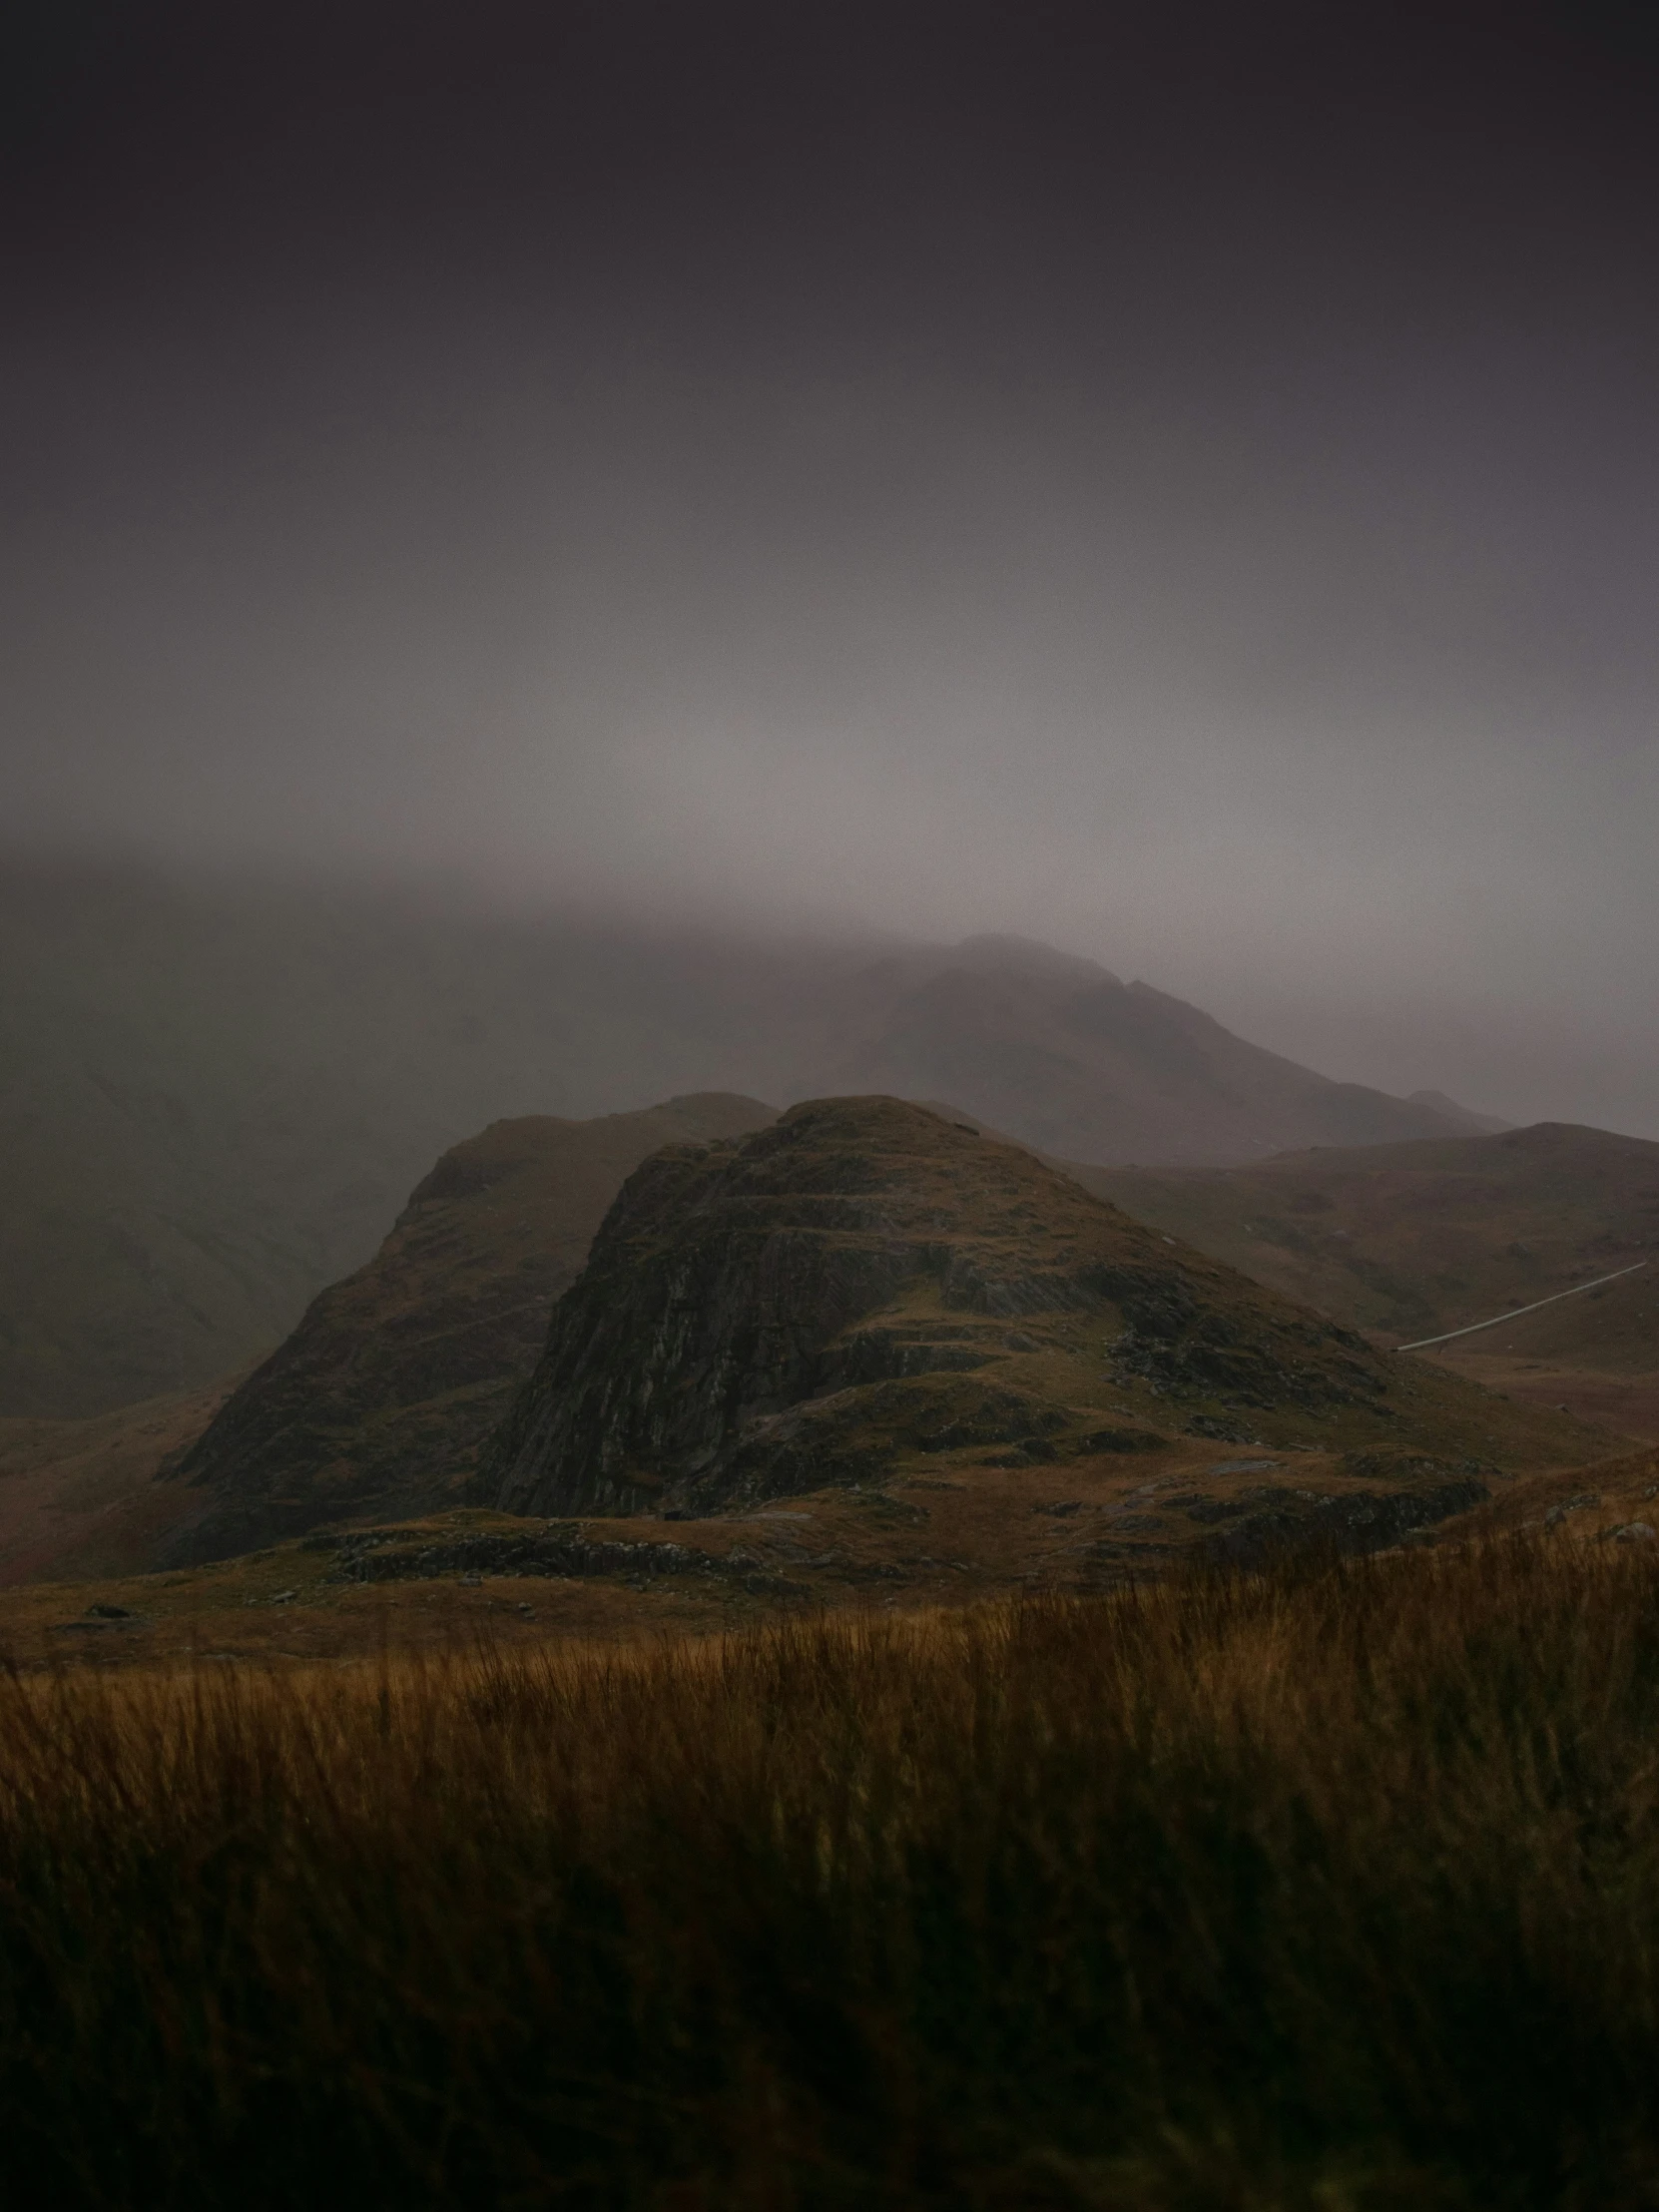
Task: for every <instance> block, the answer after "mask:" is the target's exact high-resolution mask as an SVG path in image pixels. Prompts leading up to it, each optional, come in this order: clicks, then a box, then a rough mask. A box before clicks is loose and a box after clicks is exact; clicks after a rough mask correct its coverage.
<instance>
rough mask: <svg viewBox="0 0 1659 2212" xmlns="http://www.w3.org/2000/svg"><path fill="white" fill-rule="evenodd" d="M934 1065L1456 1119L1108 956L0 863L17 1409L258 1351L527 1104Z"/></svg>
mask: <svg viewBox="0 0 1659 2212" xmlns="http://www.w3.org/2000/svg"><path fill="white" fill-rule="evenodd" d="M714 1089H720V1090H725V1091H741V1092H745V1093H748V1094H750V1095H752V1096H755V1097H759V1098H768V1099H774V1100H776V1101H778V1102H779V1103H781V1104H788V1103H789V1102H790V1101H791V1100H796V1099H802V1098H807V1097H813V1096H822V1095H824V1094H826V1093H830V1092H842V1091H871V1090H877V1091H884V1092H892V1093H896V1094H899V1095H902V1096H909V1097H921V1098H926V1097H945V1098H950V1099H953V1100H955V1101H957V1102H958V1103H959V1104H960V1105H961V1106H962V1107H963V1108H965V1109H966V1110H967V1111H968V1112H970V1113H976V1114H982V1115H983V1116H984V1117H985V1118H986V1119H987V1120H989V1121H992V1122H995V1123H996V1124H997V1125H999V1126H1001V1127H1004V1128H1006V1129H1008V1130H1009V1131H1011V1132H1012V1133H1013V1134H1014V1135H1016V1136H1018V1137H1020V1138H1022V1139H1023V1140H1024V1141H1026V1142H1027V1143H1031V1144H1036V1145H1039V1146H1042V1147H1045V1148H1046V1149H1048V1150H1050V1151H1053V1152H1058V1153H1062V1154H1065V1155H1067V1156H1069V1157H1073V1158H1078V1159H1083V1160H1092V1161H1107V1162H1110V1161H1129V1160H1134V1161H1140V1162H1143V1163H1145V1162H1158V1161H1183V1162H1194V1161H1219V1160H1228V1159H1253V1158H1258V1157H1260V1156H1262V1155H1263V1154H1266V1153H1271V1152H1277V1151H1281V1150H1283V1149H1285V1148H1286V1147H1288V1146H1295V1145H1308V1144H1357V1143H1369V1142H1377V1141H1381V1140H1385V1139H1396V1138H1406V1137H1415V1136H1428V1135H1432V1134H1441V1135H1443V1134H1447V1133H1450V1132H1452V1131H1453V1130H1456V1129H1459V1128H1461V1126H1462V1124H1461V1123H1459V1122H1457V1121H1455V1120H1454V1119H1453V1120H1450V1121H1448V1120H1447V1119H1446V1117H1445V1113H1444V1112H1443V1110H1442V1109H1440V1108H1438V1107H1436V1106H1434V1105H1433V1104H1432V1103H1428V1102H1422V1101H1418V1102H1415V1103H1413V1102H1411V1101H1407V1100H1403V1099H1394V1098H1388V1097H1385V1096H1384V1095H1383V1093H1382V1092H1380V1091H1374V1090H1368V1089H1365V1088H1363V1087H1362V1086H1358V1085H1353V1084H1343V1083H1335V1082H1332V1081H1330V1080H1328V1079H1327V1078H1326V1077H1324V1076H1322V1075H1317V1074H1315V1073H1313V1072H1312V1071H1311V1070H1309V1069H1307V1068H1300V1067H1297V1066H1295V1065H1294V1064H1293V1063H1292V1062H1290V1061H1288V1060H1284V1059H1282V1058H1279V1057H1278V1056H1276V1055H1275V1054H1273V1053H1269V1052H1264V1051H1262V1050H1260V1049H1259V1048H1258V1047H1256V1046H1254V1045H1252V1044H1249V1043H1247V1042H1246V1041H1245V1040H1244V1039H1242V1038H1239V1037H1236V1036H1233V1035H1231V1034H1230V1033H1229V1032H1228V1031H1227V1030H1225V1029H1224V1028H1223V1027H1222V1026H1221V1025H1220V1024H1219V1023H1217V1022H1215V1021H1213V1020H1211V1019H1210V1018H1209V1017H1208V1016H1207V1015H1205V1014H1203V1013H1201V1012H1200V1011H1199V1010H1198V1009H1197V1008H1195V1007H1191V1006H1186V1005H1183V1004H1182V1003H1181V1002H1180V1001H1179V1000H1177V999H1173V998H1170V997H1168V996H1167V995H1166V994H1164V993H1162V992H1160V991H1157V990H1154V989H1152V988H1151V987H1150V986H1149V985H1147V984H1144V983H1137V982H1128V983H1126V982H1123V981H1120V980H1119V979H1118V978H1117V977H1115V976H1113V975H1111V974H1110V973H1108V971H1107V970H1106V969H1105V968H1102V967H1100V966H1098V965H1096V964H1095V963H1094V962H1092V961H1089V960H1083V959H1076V958H1072V957H1070V956H1068V955H1065V954H1063V953H1059V952H1055V951H1052V950H1050V949H1048V948H1047V947H1044V946H1040V945H1029V944H1022V943H1019V942H1017V941H1014V940H1011V939H1006V938H978V939H970V940H969V941H968V942H967V943H965V944H960V945H953V946H947V945H918V944H896V945H895V944H892V943H884V942H879V941H876V940H873V939H871V940H867V941H862V942H851V941H843V942H825V941H819V942H814V941H806V940H800V941H789V940H785V941H763V940H761V939H759V938H744V937H741V936H739V935H737V934H735V933H731V932H728V933H726V934H724V935H722V934H720V933H717V932H711V931H705V932H702V933H699V932H696V931H688V930H680V931H671V930H669V929H667V928H664V927H660V926H659V927H656V928H651V927H645V926H640V927H637V928H630V927H628V926H625V925H623V924H620V923H607V924H601V923H598V922H595V921H593V920H591V919H583V918H581V917H572V916H563V917H560V916H551V917H550V916H539V917H538V916H524V915H513V914H496V913H491V912H488V911H485V910H482V909H480V908H479V907H477V906H471V907H468V906H464V905H462V904H460V903H458V902H452V903H449V904H442V903H439V902H434V901H422V900H419V899H416V898H414V897H412V896H407V895H402V896H399V895H394V894H393V893H391V892H389V891H388V892H368V891H362V892H359V893H354V894H347V893H345V892H343V891H339V890H334V891H328V890H327V889H326V888H325V887H322V886H319V885H316V884H305V885H294V886H290V887H286V888H284V887H282V886H273V885H263V886H262V885H247V884H235V885H233V884H229V883H226V882H213V881H208V880H199V881H185V880H172V879H166V878H163V877H160V876H153V875H147V874H144V873H141V872H139V871H137V870H130V869H129V870H122V869H115V868H111V869H104V870H98V869H94V868H91V867H83V868H80V869H71V868H54V867H49V866H45V865H24V864H23V863H21V862H17V861H14V862H12V863H10V864H7V865H0V1417H5V1416H13V1417H19V1416H32V1417H70V1416H77V1415H84V1414H92V1413H98V1412H102V1411H106V1410H108V1409H110V1408H113V1407H116V1406H119V1405H122V1404H125V1403H129V1402H132V1401H134V1400H136V1399H142V1398H149V1397H151V1396H154V1395H156V1394H158V1393H160V1392H164V1391H176V1390H179V1389H182V1388H189V1387H193V1386H195V1385H198V1384H201V1383H207V1382H209V1381H211V1380H212V1379H214V1378H216V1377H219V1376H222V1375H225V1374H227V1373H231V1372H235V1371H236V1370H238V1369H240V1368H243V1367H246V1366H248V1365H250V1364H251V1363H252V1362H254V1361H255V1360H259V1359H263V1358H265V1357H266V1355H267V1354H268V1353H269V1352H270V1351H271V1350H272V1349H273V1347H274V1346H275V1345H276V1344H277V1342H278V1341H279V1340H280V1339H281V1338H282V1336H283V1335H284V1334H285V1333H286V1332H287V1331H288V1330H290V1329H291V1328H292V1327H293V1326H294V1324H295V1323H296V1322H297V1321H298V1319H299V1317H300V1315H301V1314H302V1313H303V1311H304V1309H305V1306H306V1304H307V1303H308V1301H309V1300H310V1299H311V1298H313V1297H314V1296H315V1295H316V1293H317V1292H318V1291H320V1290H322V1289H323V1288H324V1287H325V1286H326V1285H328V1284H330V1283H333V1282H336V1281H338V1279H339V1278H340V1277H341V1276H342V1275H345V1274H347V1273H349V1271H350V1270H351V1269H353V1268H356V1267H359V1266H361V1265H362V1263H363V1262H364V1261H366V1260H367V1259H369V1258H370V1256H371V1255H372V1254H373V1253H374V1251H375V1249H376V1248H377V1246H378V1244H379V1243H380V1240H381V1239H382V1238H383V1237H384V1236H385V1234H386V1232H387V1230H388V1228H389V1227H390V1225H391V1222H392V1220H393V1217H394V1216H395V1214H396V1211H397V1206H398V1202H399V1199H400V1197H401V1195H402V1193H403V1192H405V1191H407V1190H408V1189H409V1188H410V1186H411V1185H412V1184H413V1183H414V1181H415V1180H416V1178H417V1177H419V1176H420V1175H421V1174H422V1173H424V1171H425V1169H426V1168H427V1167H428V1166H429V1165H430V1163H431V1162H432V1160H433V1159H435V1158H436V1157H437V1155H438V1154H439V1153H440V1152H442V1151H443V1150H444V1149H445V1148H446V1147H447V1146H449V1145H452V1144H455V1143H456V1142H458V1141H459V1140H461V1139H463V1138H464V1137H466V1136H467V1135H468V1134H469V1133H470V1132H472V1131H475V1130H477V1129H480V1128H482V1127H483V1126H484V1125H485V1124H486V1123H488V1122H490V1121H494V1120H498V1119H501V1118H503V1117H512V1118H517V1117H521V1116H525V1115H531V1114H553V1115H558V1116H562V1117H566V1118H573V1119H585V1118H587V1117H590V1116H593V1115H598V1114H608V1113H614V1112H617V1111H619V1110H628V1109H633V1108H635V1107H638V1106H639V1105H640V1104H641V1103H642V1102H643V1101H647V1100H651V1099H657V1098H664V1097H668V1096H670V1095H673V1094H675V1093H682V1094H683V1093H687V1092H694V1091H705V1090H714Z"/></svg>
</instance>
